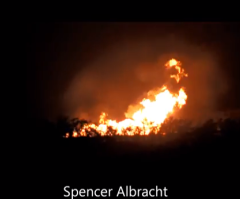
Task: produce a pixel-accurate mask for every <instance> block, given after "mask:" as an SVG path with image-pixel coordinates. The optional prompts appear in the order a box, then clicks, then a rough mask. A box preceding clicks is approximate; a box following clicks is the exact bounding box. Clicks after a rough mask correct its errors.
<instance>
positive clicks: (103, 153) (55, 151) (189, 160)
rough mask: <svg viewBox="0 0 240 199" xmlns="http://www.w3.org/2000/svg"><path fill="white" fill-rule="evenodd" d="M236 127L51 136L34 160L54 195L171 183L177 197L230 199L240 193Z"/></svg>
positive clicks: (172, 195)
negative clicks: (132, 134)
mask: <svg viewBox="0 0 240 199" xmlns="http://www.w3.org/2000/svg"><path fill="white" fill-rule="evenodd" d="M233 126H234V125H229V126H228V128H226V127H225V129H223V130H222V131H221V133H220V134H219V135H216V134H215V133H216V132H210V131H209V132H208V131H207V128H205V129H201V130H198V131H197V130H196V132H192V133H184V134H181V135H179V136H178V137H176V139H172V138H171V139H170V138H168V137H167V135H166V136H165V137H161V136H149V137H132V138H129V137H125V138H124V137H123V138H121V139H119V138H118V137H106V138H103V137H100V138H97V137H96V138H70V139H61V138H57V139H51V138H50V139H49V142H47V143H46V142H42V143H41V144H40V146H39V147H38V149H39V154H38V155H39V156H38V155H36V156H35V155H34V157H37V158H36V159H35V158H33V160H36V161H35V162H34V161H32V162H33V163H34V164H36V165H37V166H38V168H40V170H39V172H38V174H37V175H39V177H40V178H38V179H42V178H44V179H45V182H47V183H45V184H44V186H45V187H46V186H47V185H49V186H47V187H48V188H47V189H46V191H47V194H53V195H52V196H53V198H60V197H63V187H64V186H66V185H70V186H71V187H74V188H78V189H80V188H82V187H88V188H94V187H102V188H106V187H108V188H114V187H119V186H124V185H132V186H135V187H139V188H147V187H151V186H152V187H155V186H156V185H158V186H159V187H164V186H166V187H167V188H168V190H169V191H168V193H169V197H171V198H180V197H183V198H186V197H187V198H196V197H197V196H198V197H201V198H202V197H219V196H222V197H226V198H228V197H233V196H237V195H236V194H238V185H237V184H238V179H239V165H240V164H239V143H238V142H239V133H238V130H239V127H238V126H236V125H235V126H234V128H233ZM206 132H207V133H206ZM169 136H170V135H169ZM164 139H165V140H167V139H168V141H164ZM120 140H122V141H120ZM39 143H40V142H39ZM35 147H36V145H35ZM38 182H39V184H41V181H40V180H39V181H38ZM49 196H50V195H49ZM47 198H48V197H47Z"/></svg>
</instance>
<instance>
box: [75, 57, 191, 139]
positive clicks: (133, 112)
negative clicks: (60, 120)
mask: <svg viewBox="0 0 240 199" xmlns="http://www.w3.org/2000/svg"><path fill="white" fill-rule="evenodd" d="M165 66H166V67H167V69H169V68H174V69H175V70H176V74H174V75H171V76H170V78H174V79H175V80H176V82H177V83H178V82H179V81H180V80H181V78H182V77H187V76H188V74H186V73H185V72H184V69H183V68H181V62H179V61H177V60H175V59H171V60H170V61H168V62H167V63H166V65H165ZM148 97H149V98H146V99H145V98H144V99H143V100H142V101H141V102H139V103H138V104H137V105H134V106H129V110H128V111H127V112H126V113H125V117H126V119H125V120H123V121H120V122H117V121H116V120H109V119H107V114H106V113H102V114H101V115H100V119H99V125H95V124H86V125H84V126H83V128H82V129H81V131H80V133H77V132H73V137H78V136H86V135H87V133H86V132H91V131H92V130H95V131H97V132H98V133H99V134H100V135H101V136H106V135H113V134H116V135H128V136H133V135H135V134H139V135H148V134H149V133H151V132H152V133H155V134H157V133H158V132H159V130H160V128H161V124H162V123H163V122H164V121H165V119H166V118H168V117H169V116H171V115H172V114H173V113H174V111H175V110H177V109H181V108H182V107H183V106H184V105H185V104H186V101H187V94H186V92H185V90H184V88H180V89H179V91H178V92H177V93H171V92H170V91H169V90H168V88H167V86H166V85H164V86H162V87H161V88H158V89H157V90H156V89H154V90H151V91H149V92H148ZM150 99H151V100H150ZM109 128H111V131H109ZM113 132H115V133H113ZM162 135H163V136H164V135H166V133H162Z"/></svg>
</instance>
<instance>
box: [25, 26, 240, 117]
mask: <svg viewBox="0 0 240 199" xmlns="http://www.w3.org/2000/svg"><path fill="white" fill-rule="evenodd" d="M239 27H240V24H239V23H220V22H218V23H210V22H208V23H200V22H195V23H173V22H172V23H156V22H155V23H119V22H118V23H100V22H98V23H35V24H33V23H32V24H25V25H24V26H22V28H23V33H24V41H25V44H24V45H25V46H26V48H25V49H26V54H25V55H26V66H27V79H26V81H27V85H26V86H27V102H28V106H29V107H28V114H29V115H31V116H33V117H45V118H54V117H57V116H58V115H60V114H67V113H68V114H73V109H75V108H76V109H78V106H79V107H82V106H83V104H84V106H85V104H87V103H88V104H89V107H88V108H84V107H82V109H80V111H81V110H82V111H83V112H84V111H85V112H87V111H88V110H89V111H90V112H91V111H92V110H91V107H93V108H94V109H97V107H99V110H100V109H101V108H103V109H104V108H105V105H106V104H108V107H106V110H107V111H109V110H110V113H111V109H114V103H113V102H114V100H115V101H116V102H117V101H118V100H119V102H117V103H118V104H119V106H118V108H119V109H120V108H121V109H125V108H126V105H127V104H129V103H133V102H134V99H136V97H137V96H139V97H140V96H141V95H142V93H143V92H144V91H145V89H146V90H147V89H149V88H151V86H153V82H152V83H151V82H150V81H149V82H148V84H145V83H139V82H137V80H136V81H135V80H134V78H133V79H132V81H130V80H131V77H132V76H131V75H132V72H131V70H132V69H131V67H130V66H129V65H131V64H132V65H134V64H136V65H139V63H140V62H142V63H143V64H144V63H145V62H146V63H150V62H151V63H155V62H156V60H158V59H163V58H162V57H164V56H166V58H167V57H168V56H170V55H176V56H178V52H179V51H183V50H181V49H185V47H182V46H184V45H185V44H184V43H186V46H188V47H186V48H188V50H187V51H186V52H184V53H183V55H179V57H184V56H185V57H186V56H187V57H188V59H189V60H190V59H191V56H195V57H197V55H195V54H196V53H197V52H203V53H205V54H206V56H209V57H211V56H213V57H214V58H212V59H213V60H214V61H213V62H214V63H215V65H217V68H218V69H217V71H220V72H219V73H220V74H222V75H223V77H222V78H223V79H222V82H223V83H222V84H223V85H226V87H224V86H223V85H220V84H219V82H220V81H219V80H216V84H219V86H220V87H222V89H224V92H222V93H221V94H219V95H218V96H217V98H216V100H214V102H213V103H217V106H216V107H217V109H219V110H225V109H238V108H240V104H239V102H240V94H239V90H240V89H239V86H240V80H239V74H240V50H239V48H240V39H239V35H240V28H239ZM165 38H167V39H165ZM155 41H156V42H155ZM161 42H162V43H161ZM157 43H158V44H157ZM179 43H181V44H179ZM155 44H156V46H154V45H155ZM161 45H162V46H161ZM151 46H153V49H158V48H161V50H159V53H158V51H157V50H153V51H151V50H152V49H151ZM159 46H160V47H159ZM179 46H181V47H179ZM189 46H191V47H189ZM190 48H192V49H198V50H196V53H195V54H194V55H191V54H190V52H191V50H189V49H190ZM131 49H133V50H131ZM139 49H141V50H139ZM145 51H146V53H144V52H145ZM150 52H154V53H150ZM192 52H193V53H194V52H195V50H193V51H192ZM124 53H126V54H124ZM181 53H182V52H181ZM123 54H124V55H123ZM165 54H167V55H165ZM205 54H204V56H205ZM115 56H116V58H115ZM122 57H125V59H126V61H122V62H121V60H122V59H123V58H122ZM126 57H127V58H126ZM197 59H198V60H199V62H201V61H200V60H201V56H199V57H198V58H197ZM206 59H211V58H206ZM183 60H184V58H183ZM186 60H187V59H186ZM115 61H116V62H117V63H115ZM165 61H168V60H165ZM180 61H182V60H180ZM120 62H121V64H120ZM104 64H105V66H106V65H108V64H109V66H106V67H105V66H103V65H104ZM183 64H184V63H183ZM110 65H111V66H110ZM127 65H128V66H127ZM114 66H116V67H115V68H114ZM88 67H89V69H88ZM120 68H124V69H120ZM136 68H140V69H141V66H140V67H138V66H137V67H136ZM136 68H134V67H133V70H135V69H136ZM143 68H144V67H143ZM203 68H204V67H203ZM203 68H202V70H200V71H201V72H202V73H203V72H204V71H205V69H203ZM144 70H145V72H143V71H144ZM149 70H150V69H149ZM214 70H215V69H214ZM91 71H94V72H93V76H92V78H96V79H97V78H98V77H100V76H101V75H100V76H98V74H100V73H103V71H104V75H103V76H101V78H103V79H104V80H101V81H98V82H102V85H98V86H99V89H102V90H103V91H102V92H103V93H104V89H105V90H106V98H107V99H110V98H111V99H112V100H109V101H108V100H104V98H103V97H101V96H100V97H99V98H98V97H93V98H92V97H86V99H85V98H84V99H85V101H84V100H83V97H82V96H81V95H79V94H78V93H81V92H85V91H84V85H82V87H81V86H80V87H79V90H78V89H76V88H77V86H76V85H78V84H80V83H78V82H77V81H78V79H81V78H83V74H87V75H88V76H87V77H86V79H88V80H89V79H91V78H88V77H89V74H90V72H91ZM126 71H129V72H126ZM143 71H141V73H143V74H145V73H148V72H147V71H148V70H147V69H146V68H145V69H143ZM190 71H191V68H190ZM201 72H199V73H201ZM113 73H114V75H113ZM217 73H218V72H217ZM116 74H119V77H120V76H121V78H120V79H121V80H122V81H123V82H125V83H126V85H125V86H126V88H127V89H130V90H128V94H129V96H126V94H125V97H122V99H119V95H118V93H117V92H116V89H117V90H118V89H119V92H121V88H123V87H124V86H123V87H121V86H119V88H118V84H119V85H120V84H122V85H123V84H124V83H122V82H121V80H119V81H118V75H116ZM123 74H124V75H123ZM126 74H128V75H126ZM130 74H131V75H130ZM211 75H212V73H211ZM143 76H144V75H143ZM123 77H124V78H126V79H125V80H124V78H123ZM204 77H205V76H204ZM101 78H100V79H101ZM209 79H212V80H213V81H215V79H214V78H211V77H210V78H209ZM84 81H86V82H87V80H84ZM84 81H83V82H82V84H84V83H86V82H84ZM134 81H135V82H134ZM202 81H203V82H204V81H205V80H204V79H202ZM74 82H77V83H74ZM155 83H156V81H155ZM89 84H90V83H89ZM205 84H206V86H207V83H205ZM104 85H107V86H106V88H104ZM109 85H112V87H111V86H109ZM136 85H139V87H138V86H136ZM86 86H87V85H86ZM131 86H132V88H130V87H131ZM156 86H159V85H156ZM133 87H134V88H135V89H134V88H133ZM215 87H216V88H217V85H215ZM204 88H205V87H204ZM111 89H112V92H111ZM123 89H124V88H123ZM220 89H221V88H220ZM86 90H87V89H86ZM113 90H114V91H113ZM209 91H210V92H212V91H211V90H209ZM69 93H70V94H69ZM72 93H76V96H77V97H76V100H75V101H74V100H66V99H65V98H66V97H68V98H71V97H75V96H73V94H72ZM100 93H101V92H100ZM111 93H112V94H111ZM84 95H85V96H86V95H87V94H84ZM92 95H93V93H91V94H89V96H92ZM96 95H97V94H96ZM208 96H210V95H208ZM98 100H99V101H98ZM203 100H207V98H206V99H203ZM86 101H87V102H86ZM98 103H99V104H101V106H98V105H97V106H96V104H98ZM196 103H198V102H197V101H196ZM73 104H74V105H73ZM193 104H194V103H193ZM125 111H126V110H122V112H123V113H124V112H125ZM94 114H95V113H93V115H94ZM96 114H97V113H96ZM90 115H91V114H90ZM112 116H113V117H118V116H117V113H114V111H112Z"/></svg>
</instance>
